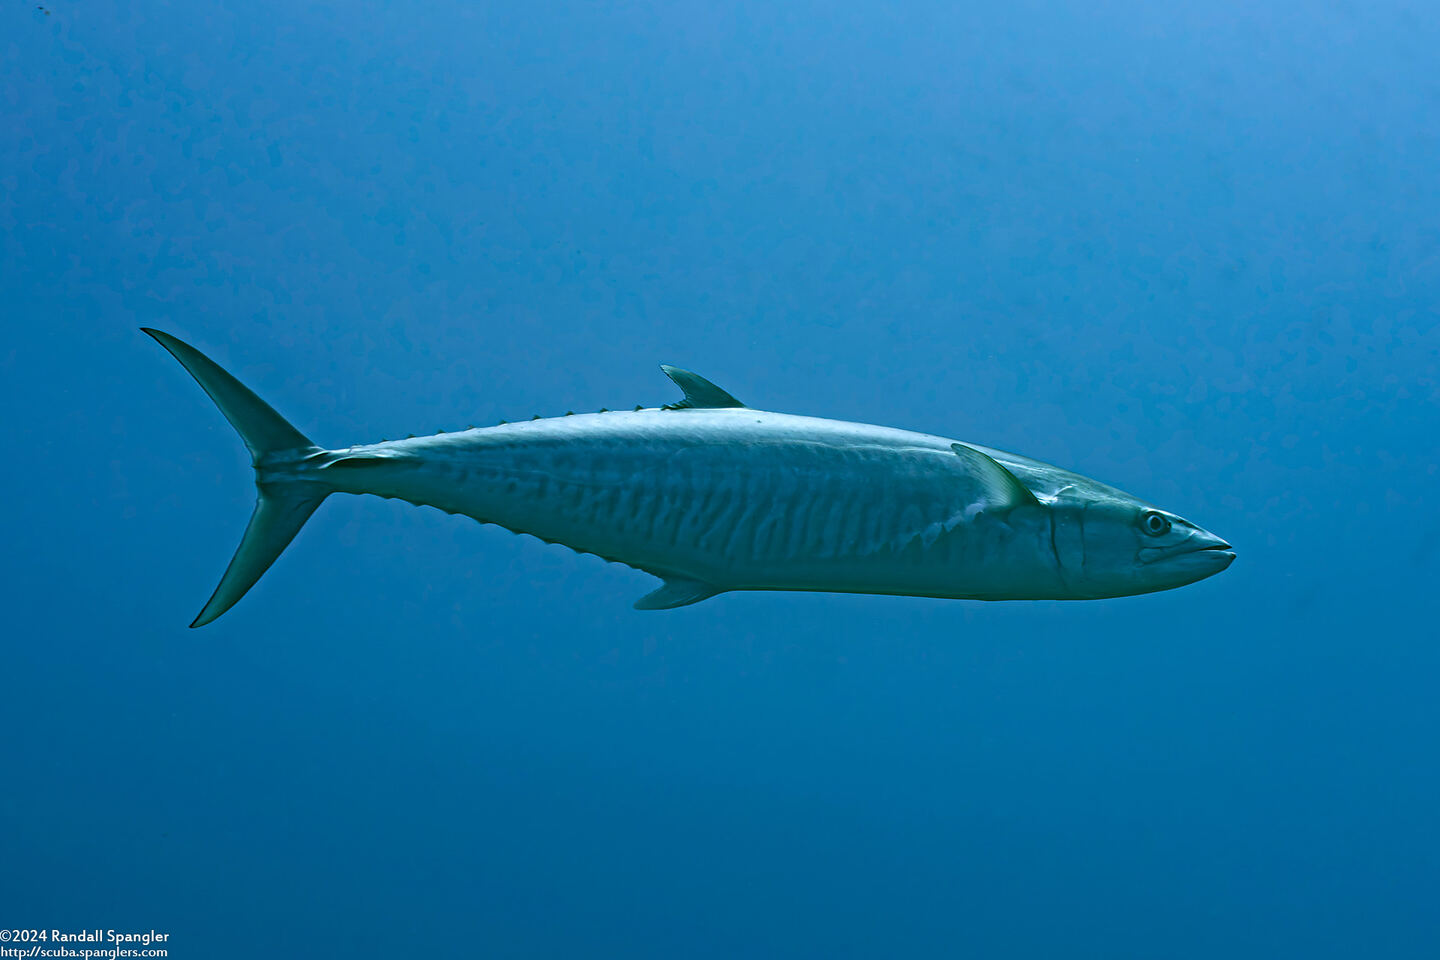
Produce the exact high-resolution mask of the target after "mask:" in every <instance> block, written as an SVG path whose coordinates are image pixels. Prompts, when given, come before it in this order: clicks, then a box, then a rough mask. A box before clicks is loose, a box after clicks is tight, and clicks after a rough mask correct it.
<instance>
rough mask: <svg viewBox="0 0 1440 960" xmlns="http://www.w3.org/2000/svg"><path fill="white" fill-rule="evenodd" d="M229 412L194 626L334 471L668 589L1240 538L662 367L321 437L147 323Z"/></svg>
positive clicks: (1159, 583)
mask: <svg viewBox="0 0 1440 960" xmlns="http://www.w3.org/2000/svg"><path fill="white" fill-rule="evenodd" d="M145 332H146V333H148V334H150V336H152V337H154V338H155V339H156V340H158V341H159V342H160V344H161V345H162V346H163V347H165V349H167V350H169V351H170V353H171V354H173V355H174V356H175V359H177V360H179V361H180V363H181V364H183V365H184V367H185V369H186V370H188V371H190V374H191V376H193V377H194V378H195V379H196V380H197V381H198V382H199V383H200V386H201V387H203V388H204V389H205V392H206V393H208V394H209V395H210V398H211V399H212V400H214V401H215V403H216V405H217V406H219V408H220V412H221V413H223V414H224V415H225V417H226V418H227V419H228V420H229V421H230V423H231V424H232V425H233V426H234V427H235V429H236V430H237V431H239V433H240V437H241V439H243V440H244V441H245V445H246V446H247V447H249V448H250V454H251V457H252V459H253V462H254V466H255V484H256V486H257V487H258V489H259V495H258V497H259V498H258V501H257V503H256V505H255V512H254V514H253V515H252V516H251V517H250V525H249V526H248V527H247V528H246V530H245V535H244V538H243V539H242V540H241V542H240V547H239V549H238V550H236V552H235V556H234V558H233V559H232V560H231V561H230V566H229V567H228V568H227V569H226V571H225V575H224V576H223V577H222V578H221V580H220V585H219V586H218V587H216V588H215V593H214V595H213V596H211V598H210V601H209V602H208V603H206V604H205V608H204V609H203V610H201V611H200V615H199V616H197V617H196V618H195V622H194V623H192V624H191V626H192V627H199V626H203V625H205V624H207V623H209V622H210V621H212V620H214V619H215V618H216V617H218V616H220V615H221V614H222V613H224V612H225V611H226V610H229V609H230V608H231V607H232V606H234V604H235V602H236V601H238V600H239V599H240V598H241V597H242V596H244V595H245V592H246V591H247V590H249V589H250V588H251V587H252V586H254V584H255V582H256V581H257V580H259V579H260V576H261V574H263V573H264V572H265V571H266V569H268V568H269V566H270V564H271V563H273V562H274V560H275V558H276V557H278V556H279V555H280V552H281V551H282V550H284V549H285V547H286V545H287V544H289V542H290V540H291V539H292V538H293V537H294V536H295V534H296V533H297V532H299V530H300V527H301V526H302V525H304V523H305V521H306V520H307V519H309V517H310V514H311V513H313V512H314V511H315V508H316V507H318V506H319V505H320V503H321V501H323V500H324V499H325V498H326V497H328V496H329V495H330V494H332V493H357V494H358V493H370V494H375V495H377V496H381V497H398V498H400V499H402V500H407V501H409V502H410V503H413V504H417V505H422V506H432V507H438V508H440V509H441V510H444V511H446V512H448V513H459V514H464V515H465V516H468V517H473V518H474V519H476V520H479V521H480V522H481V523H495V524H499V525H500V526H502V527H506V528H508V529H510V530H513V531H516V532H517V533H528V534H533V535H534V536H536V537H539V538H541V539H542V540H544V541H546V542H547V543H561V544H565V545H566V546H568V547H571V548H573V549H575V550H578V551H580V552H582V553H593V554H596V555H597V556H600V557H603V558H604V559H606V560H611V561H615V562H618V563H624V564H628V565H629V566H631V567H634V568H636V569H638V570H643V571H645V572H646V573H650V574H653V575H655V576H657V577H659V578H660V579H661V580H663V581H664V582H663V583H662V585H661V586H660V587H659V588H658V589H656V590H654V591H652V592H651V593H648V594H646V595H645V596H643V597H641V598H640V599H639V600H638V601H636V603H635V607H636V608H637V609H640V610H663V609H668V608H671V607H683V606H685V605H686V604H691V603H696V602H698V601H701V600H704V599H706V598H708V597H713V596H714V595H716V594H717V593H725V592H727V591H731V590H809V591H822V592H835V593H883V594H899V595H905V596H917V597H951V598H956V599H968V600H1094V599H1100V598H1104V597H1122V596H1130V595H1133V594H1140V593H1151V592H1153V591H1156V590H1168V589H1170V588H1172V587H1179V586H1183V585H1185V584H1187V583H1194V582H1195V581H1196V580H1201V579H1204V578H1205V577H1208V576H1211V575H1212V574H1216V573H1219V572H1220V571H1221V570H1224V569H1225V568H1226V567H1228V566H1229V565H1230V563H1231V561H1232V560H1234V559H1235V554H1234V553H1232V552H1231V548H1230V545H1229V544H1228V543H1226V542H1225V541H1224V540H1221V539H1220V538H1219V537H1216V536H1215V535H1214V534H1211V533H1208V532H1207V531H1205V530H1202V529H1200V528H1199V527H1197V526H1195V525H1194V524H1193V523H1190V522H1189V521H1187V520H1183V519H1181V518H1180V517H1178V516H1176V515H1175V514H1173V513H1169V512H1167V511H1165V510H1160V509H1158V508H1156V507H1153V506H1151V505H1150V504H1148V503H1146V502H1144V501H1142V500H1139V499H1136V498H1135V497H1132V496H1130V495H1129V494H1128V493H1123V492H1122V491H1120V490H1116V489H1115V488H1114V487H1110V486H1106V485H1105V484H1103V483H1099V482H1097V481H1095V480H1091V479H1090V478H1088V477H1082V476H1080V475H1079V474H1075V473H1071V472H1069V471H1068V470H1061V469H1059V468H1058V467H1052V466H1050V465H1049V464H1046V463H1041V462H1039V461H1038V460H1031V459H1030V458H1028V457H1021V456H1016V455H1015V454H1013V453H1005V452H1003V451H1000V450H994V449H991V448H989V447H982V446H979V445H977V444H973V443H961V442H958V441H955V440H951V439H947V438H945V437H935V436H930V435H928V434H923V433H912V432H910V431H908V430H896V429H893V428H890V427H878V426H874V425H871V424H867V423H849V422H846V421H841V420H823V419H818V418H815V417H798V416H792V415H790V414H785V413H771V412H768V411H764V410H753V409H751V408H749V407H747V406H745V405H744V404H742V403H741V402H740V401H738V400H736V399H735V398H734V397H732V396H731V395H730V394H728V393H726V392H725V391H724V390H721V389H720V388H719V387H717V386H715V385H714V384H713V383H711V382H710V381H708V380H705V379H704V378H702V377H698V376H696V375H695V374H693V373H690V372H688V371H685V370H680V369H678V368H676V367H671V366H665V365H662V367H661V369H662V370H664V371H665V373H666V374H667V375H668V376H669V377H670V379H671V380H673V381H675V384H676V386H678V387H679V388H680V389H681V391H682V392H683V393H684V399H682V400H680V401H678V402H676V403H673V404H669V405H667V406H663V407H657V408H650V409H640V408H637V409H635V410H634V411H625V412H613V411H602V412H601V413H592V414H576V415H571V414H567V415H565V416H563V417H553V418H550V419H535V420H530V421H526V422H522V423H506V424H501V425H499V426H495V427H485V428H482V429H470V430H464V431H460V432H457V433H442V434H437V435H435V436H427V437H412V438H410V439H407V440H392V441H388V442H382V443H371V444H364V445H361V446H354V447H346V448H343V449H339V450H326V449H324V448H322V447H319V446H316V445H315V444H314V443H312V442H311V441H310V440H309V438H307V437H306V436H305V435H304V434H302V433H300V432H299V431H298V430H296V429H295V428H294V427H293V426H291V425H290V424H289V422H287V421H286V420H285V419H284V418H283V417H281V416H280V415H279V414H278V413H276V412H275V411H274V410H273V409H272V408H271V407H270V406H269V405H268V404H266V403H265V401H263V400H261V399H260V398H259V397H257V396H256V395H255V394H254V393H252V392H251V391H250V390H249V389H247V388H246V387H245V386H244V385H243V384H241V383H240V382H239V381H238V380H236V379H235V378H234V377H232V376H230V374H228V373H226V372H225V371H224V370H222V369H221V368H220V367H219V366H218V365H217V364H216V363H215V362H214V361H212V360H210V359H209V358H208V357H206V356H205V355H204V354H202V353H201V352H200V351H198V350H196V349H195V348H194V347H191V346H190V345H188V344H186V343H183V342H182V341H180V340H177V339H176V338H175V337H172V336H170V335H169V334H166V333H161V332H160V331H158V330H150V329H148V328H147V329H146V330H145Z"/></svg>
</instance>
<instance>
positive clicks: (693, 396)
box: [660, 363, 745, 410]
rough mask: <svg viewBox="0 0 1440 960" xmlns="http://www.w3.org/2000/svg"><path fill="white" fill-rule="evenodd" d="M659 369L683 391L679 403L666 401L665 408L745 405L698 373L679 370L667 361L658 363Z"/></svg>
mask: <svg viewBox="0 0 1440 960" xmlns="http://www.w3.org/2000/svg"><path fill="white" fill-rule="evenodd" d="M660 369H661V370H663V371H665V376H667V377H669V378H670V379H671V380H674V381H675V386H677V387H679V388H680V389H681V390H683V391H684V392H685V399H684V400H681V401H680V402H679V403H667V404H666V405H665V409H666V410H689V409H692V408H701V407H743V406H745V404H743V403H741V402H740V401H739V400H736V399H735V398H734V397H732V396H730V394H728V393H726V392H725V391H724V390H721V389H720V388H719V387H717V386H715V384H713V383H711V382H710V381H709V380H706V379H705V378H704V377H702V376H700V375H699V374H695V373H691V372H690V371H689V370H681V369H680V368H679V367H672V366H671V365H670V364H668V363H662V364H660Z"/></svg>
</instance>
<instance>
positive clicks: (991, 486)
mask: <svg viewBox="0 0 1440 960" xmlns="http://www.w3.org/2000/svg"><path fill="white" fill-rule="evenodd" d="M950 449H951V450H954V451H955V455H956V456H957V457H959V458H960V459H961V460H963V461H964V462H965V466H966V467H967V468H968V469H969V471H970V473H971V474H973V475H974V476H975V478H976V479H978V480H979V481H980V482H981V484H982V485H983V486H984V487H985V493H986V499H987V500H991V501H993V502H994V504H995V505H996V506H998V507H1001V508H1002V509H1004V508H1012V507H1038V506H1040V505H1041V503H1040V501H1039V500H1037V499H1035V494H1034V493H1032V492H1031V491H1030V488H1029V487H1027V486H1025V484H1023V483H1021V482H1020V480H1019V478H1018V477H1016V476H1015V474H1013V473H1011V472H1010V471H1009V470H1007V469H1006V468H1005V467H1004V466H1003V465H1002V464H1001V463H1000V461H998V460H996V459H995V458H994V457H992V456H989V455H988V454H984V453H981V452H980V451H979V450H976V449H975V448H974V447H967V446H965V444H963V443H952V444H950Z"/></svg>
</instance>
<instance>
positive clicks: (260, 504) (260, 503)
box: [140, 327, 331, 627]
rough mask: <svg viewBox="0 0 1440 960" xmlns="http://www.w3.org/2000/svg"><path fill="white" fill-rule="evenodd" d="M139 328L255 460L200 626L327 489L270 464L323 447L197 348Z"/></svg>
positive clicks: (256, 571)
mask: <svg viewBox="0 0 1440 960" xmlns="http://www.w3.org/2000/svg"><path fill="white" fill-rule="evenodd" d="M140 329H141V330H144V331H145V332H146V333H148V334H150V336H152V337H154V338H155V339H156V340H157V341H159V343H160V346H162V347H164V348H165V349H166V350H169V351H170V353H171V355H172V356H174V357H175V359H176V360H179V361H180V363H181V365H182V366H184V367H185V369H186V370H188V371H190V375H191V376H192V377H194V378H195V381H196V382H197V383H199V384H200V386H201V387H202V388H203V389H204V390H205V392H206V393H208V394H210V399H211V400H214V401H215V405H216V406H217V407H219V408H220V412H221V413H223V414H225V419H227V420H229V421H230V425H231V426H233V427H234V428H235V430H236V431H237V432H238V433H239V434H240V439H241V440H244V441H245V446H247V447H249V448H250V458H251V461H252V462H253V463H254V465H255V471H256V479H255V486H256V488H257V489H258V491H259V494H258V498H257V499H256V502H255V512H254V513H252V514H251V515H250V524H249V526H247V527H246V528H245V536H244V537H242V538H241V540H240V546H239V548H238V549H237V550H236V551H235V556H234V557H232V558H231V560H230V566H228V567H226V568H225V575H224V576H222V577H221V578H220V585H219V586H217V587H216V588H215V592H214V594H212V595H211V597H210V600H209V601H208V602H207V603H206V604H205V608H204V609H203V610H201V611H200V615H199V616H197V617H196V618H195V621H194V622H193V623H191V624H190V626H192V627H203V626H204V625H205V624H207V623H209V622H210V621H212V620H214V619H215V618H216V617H218V616H220V614H222V613H224V612H225V611H226V610H229V609H230V608H231V607H233V606H234V605H235V603H236V602H237V601H238V600H239V599H240V598H241V597H243V596H245V593H246V591H248V590H249V589H250V588H251V587H253V586H254V585H255V582H256V581H257V580H259V579H260V577H261V575H262V574H263V573H264V572H265V571H266V570H268V569H269V568H270V564H272V563H274V562H275V558H276V557H278V556H280V554H281V552H282V551H284V549H285V547H286V546H287V545H288V544H289V543H290V541H291V540H292V539H294V537H295V534H297V533H299V532H300V528H301V527H302V526H304V525H305V521H306V520H308V519H310V514H312V513H314V512H315V508H316V507H318V506H320V503H321V501H323V500H324V499H325V497H326V496H328V495H329V494H330V492H331V489H330V488H329V487H327V486H326V485H324V484H321V483H317V482H315V481H313V480H302V479H299V478H298V477H297V478H293V479H292V478H286V477H284V475H283V473H282V472H279V471H275V470H273V469H270V468H273V467H276V466H281V465H284V464H287V463H298V462H300V461H302V460H304V459H305V458H307V457H309V456H311V455H313V454H315V453H319V452H321V448H320V447H317V446H316V445H315V444H314V443H312V442H311V441H310V438H309V437H307V436H305V435H304V434H303V433H301V432H300V431H299V430H296V429H295V428H294V427H292V426H291V425H290V423H289V422H288V421H287V420H286V419H285V418H284V417H282V416H280V414H278V413H276V412H275V411H274V409H273V408H272V407H271V406H270V405H269V404H268V403H266V402H265V401H264V400H261V399H260V398H259V397H257V396H255V394H254V393H252V392H251V391H250V389H249V388H248V387H246V386H245V385H244V384H243V383H241V382H240V381H239V380H236V379H235V378H234V377H232V376H230V374H228V373H226V372H225V371H224V370H222V369H221V368H220V366H219V364H217V363H215V361H213V360H211V359H210V358H209V357H207V356H205V354H203V353H201V352H200V351H199V350H196V349H195V348H194V347H192V346H190V345H189V344H188V343H185V342H183V341H181V340H177V339H175V338H174V337H172V336H170V334H168V333H161V332H160V331H159V330H152V329H150V328H149V327H141V328H140ZM277 477H278V478H277Z"/></svg>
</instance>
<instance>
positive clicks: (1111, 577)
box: [1055, 496, 1235, 598]
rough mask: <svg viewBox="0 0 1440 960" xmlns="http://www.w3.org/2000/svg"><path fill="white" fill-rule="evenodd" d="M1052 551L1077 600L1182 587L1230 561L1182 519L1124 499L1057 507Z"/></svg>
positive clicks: (1226, 549) (1223, 548)
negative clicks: (1060, 546) (1055, 547)
mask: <svg viewBox="0 0 1440 960" xmlns="http://www.w3.org/2000/svg"><path fill="white" fill-rule="evenodd" d="M1058 511H1059V512H1058V513H1057V516H1056V518H1055V519H1056V530H1057V534H1058V536H1057V542H1058V543H1062V544H1064V545H1065V548H1064V549H1063V551H1057V556H1058V557H1059V558H1060V560H1061V568H1062V571H1063V574H1064V579H1065V581H1066V583H1067V584H1068V585H1069V587H1070V589H1071V590H1072V591H1073V592H1074V593H1075V595H1076V596H1077V597H1083V598H1100V597H1125V596H1132V595H1134V594H1139V593H1153V592H1155V591H1157V590H1170V589H1173V588H1174V587H1183V586H1185V585H1186V584H1187V583H1194V582H1195V581H1197V580H1204V579H1205V578H1206V577H1210V576H1214V575H1215V574H1217V573H1219V572H1220V571H1222V570H1224V569H1225V568H1226V567H1228V566H1230V564H1231V563H1233V562H1234V560H1235V552H1234V550H1233V549H1232V548H1231V546H1230V544H1228V543H1226V542H1225V541H1224V540H1223V539H1221V538H1220V537H1217V536H1216V535H1215V534H1213V533H1211V532H1210V531H1208V530H1204V529H1202V528H1201V527H1198V526H1196V525H1195V524H1193V523H1191V522H1190V521H1189V520H1186V519H1185V518H1184V517H1180V516H1177V515H1176V514H1173V513H1170V512H1169V511H1167V510H1160V509H1158V508H1156V507H1153V506H1151V505H1150V504H1148V503H1145V502H1143V501H1140V500H1136V499H1131V498H1128V497H1125V496H1105V497H1101V498H1098V499H1093V500H1086V501H1083V502H1081V503H1073V504H1069V505H1065V506H1060V507H1058Z"/></svg>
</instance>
